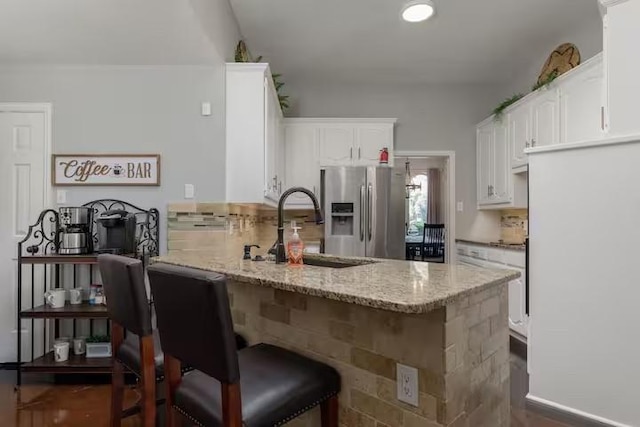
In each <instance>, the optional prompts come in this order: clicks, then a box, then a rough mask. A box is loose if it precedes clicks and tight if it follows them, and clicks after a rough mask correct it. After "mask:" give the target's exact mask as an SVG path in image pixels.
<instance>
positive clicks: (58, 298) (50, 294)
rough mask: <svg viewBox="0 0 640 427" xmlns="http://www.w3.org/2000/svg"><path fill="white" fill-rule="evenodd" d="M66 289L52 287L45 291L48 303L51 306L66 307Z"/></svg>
mask: <svg viewBox="0 0 640 427" xmlns="http://www.w3.org/2000/svg"><path fill="white" fill-rule="evenodd" d="M64 296H65V290H64V289H51V290H49V291H47V292H45V293H44V298H45V301H46V302H47V305H48V306H49V307H51V308H62V307H64Z"/></svg>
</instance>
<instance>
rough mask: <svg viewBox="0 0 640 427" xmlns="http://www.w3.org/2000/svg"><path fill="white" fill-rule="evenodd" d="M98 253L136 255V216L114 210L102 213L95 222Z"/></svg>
mask: <svg viewBox="0 0 640 427" xmlns="http://www.w3.org/2000/svg"><path fill="white" fill-rule="evenodd" d="M96 223H97V227H98V252H100V253H111V254H118V255H130V254H135V253H136V246H137V243H136V216H135V214H133V213H131V212H127V211H125V210H121V209H116V210H109V211H105V212H102V213H101V214H100V215H99V216H98V219H97V221H96Z"/></svg>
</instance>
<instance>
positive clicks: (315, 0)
mask: <svg viewBox="0 0 640 427" xmlns="http://www.w3.org/2000/svg"><path fill="white" fill-rule="evenodd" d="M230 1H231V5H232V7H233V9H234V12H235V14H236V16H237V19H238V23H239V25H240V30H241V32H242V34H243V36H244V37H245V39H246V40H247V44H248V46H249V48H250V50H251V51H252V53H254V54H255V55H263V56H264V58H265V60H266V61H268V62H270V63H271V64H272V68H274V69H275V70H276V71H277V72H281V73H283V74H286V76H287V79H289V78H292V79H296V78H307V79H308V78H317V79H320V80H329V79H330V80H334V81H335V80H339V81H354V80H359V81H363V80H365V81H372V82H383V81H402V82H420V83H434V82H435V83H497V82H499V81H501V80H503V79H506V78H509V77H510V76H512V75H513V73H514V72H515V71H516V70H517V69H518V68H521V67H523V66H525V65H527V64H529V63H530V62H531V56H532V54H535V55H540V54H542V53H543V52H548V51H550V50H551V49H552V48H553V47H555V46H551V45H553V44H554V43H556V42H557V40H563V38H565V37H570V36H571V35H572V34H574V33H580V32H581V31H583V30H584V29H589V28H594V29H597V28H601V26H602V22H601V18H600V15H599V12H598V6H597V1H596V0H482V1H481V0H434V1H435V3H436V9H437V12H436V13H437V15H436V17H435V18H433V19H432V20H430V21H427V22H424V23H420V24H409V23H405V22H403V21H401V19H400V9H401V6H402V4H403V1H401V0H268V1H267V0H230ZM567 41H572V40H567ZM578 47H580V46H578ZM540 65H542V64H540Z"/></svg>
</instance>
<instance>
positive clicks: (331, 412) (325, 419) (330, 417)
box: [320, 396, 338, 427]
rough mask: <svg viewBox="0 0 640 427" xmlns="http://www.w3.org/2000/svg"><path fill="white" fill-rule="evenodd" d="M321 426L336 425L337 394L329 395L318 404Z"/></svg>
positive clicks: (330, 426)
mask: <svg viewBox="0 0 640 427" xmlns="http://www.w3.org/2000/svg"><path fill="white" fill-rule="evenodd" d="M320 417H321V420H322V427H338V396H333V397H330V398H329V399H327V400H325V401H324V402H322V403H321V404H320Z"/></svg>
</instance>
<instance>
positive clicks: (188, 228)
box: [167, 203, 324, 253]
mask: <svg viewBox="0 0 640 427" xmlns="http://www.w3.org/2000/svg"><path fill="white" fill-rule="evenodd" d="M291 220H295V221H296V222H297V223H298V225H299V226H301V227H302V229H301V230H300V232H299V233H300V237H301V238H302V240H303V241H304V242H305V244H307V245H311V244H318V243H319V241H320V239H321V238H322V235H323V232H324V229H323V226H321V225H316V224H315V217H314V213H313V211H312V210H288V211H286V212H285V227H286V230H285V240H286V238H287V237H288V236H289V235H290V234H291V232H290V231H289V230H290V229H289V223H290V221H291ZM167 228H168V230H167V239H168V241H167V248H168V250H169V253H171V252H173V251H181V250H192V249H214V248H216V247H220V246H221V245H224V246H225V247H227V248H229V250H237V251H238V253H241V252H240V251H241V250H242V246H244V245H245V244H258V245H260V246H261V250H259V251H256V253H265V252H266V251H267V249H269V247H270V246H271V245H272V244H273V243H274V242H275V241H276V237H277V228H278V213H277V211H276V210H275V209H271V210H260V209H258V208H257V207H255V206H246V205H234V204H229V203H170V204H169V205H168V206H167Z"/></svg>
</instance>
